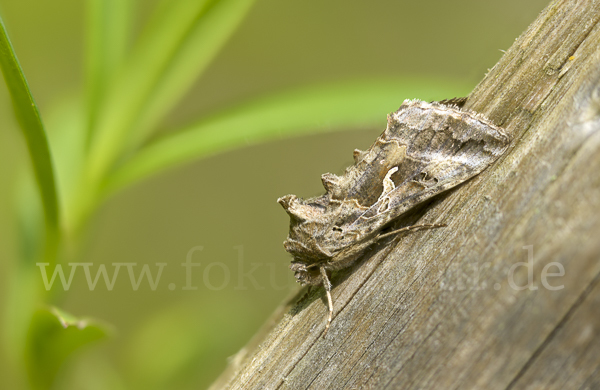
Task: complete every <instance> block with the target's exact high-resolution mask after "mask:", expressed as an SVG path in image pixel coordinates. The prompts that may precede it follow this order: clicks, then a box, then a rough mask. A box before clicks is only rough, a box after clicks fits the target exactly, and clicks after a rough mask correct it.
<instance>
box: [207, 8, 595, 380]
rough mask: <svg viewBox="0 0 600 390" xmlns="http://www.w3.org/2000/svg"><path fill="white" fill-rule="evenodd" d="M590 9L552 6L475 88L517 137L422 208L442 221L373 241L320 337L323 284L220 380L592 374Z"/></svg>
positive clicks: (339, 289) (341, 286)
mask: <svg viewBox="0 0 600 390" xmlns="http://www.w3.org/2000/svg"><path fill="white" fill-rule="evenodd" d="M599 21H600V3H599V2H595V1H592V0H587V1H586V0H582V1H575V0H562V1H555V2H553V3H552V4H551V5H550V6H549V7H548V8H547V9H546V10H545V11H544V12H543V13H542V14H541V15H540V17H539V18H538V19H537V20H536V21H535V22H534V23H533V24H532V25H531V26H530V28H529V29H528V30H527V31H526V32H525V33H524V34H523V35H522V36H521V37H520V38H519V39H518V40H517V41H516V42H515V44H514V45H513V46H512V47H511V48H510V49H509V50H508V51H507V53H506V55H505V56H504V57H503V58H502V59H501V60H500V62H499V63H498V64H497V65H496V66H495V67H494V68H493V69H492V70H491V71H490V72H489V73H488V75H487V76H486V78H485V79H484V80H483V81H482V82H481V83H480V85H479V86H478V87H477V88H476V89H475V90H474V91H473V93H472V94H471V95H470V96H469V100H468V101H467V103H466V107H467V108H470V109H472V110H475V111H478V112H482V113H484V114H485V115H486V116H488V117H489V118H490V119H492V120H493V121H494V122H495V123H496V124H499V125H501V126H503V127H504V128H505V129H506V131H507V132H508V133H509V134H510V135H511V137H512V144H511V149H510V150H509V152H508V153H507V154H506V155H505V156H503V157H501V159H500V161H498V162H497V163H496V164H495V165H494V166H492V167H490V168H489V169H488V170H487V171H485V172H484V173H483V174H481V175H480V176H478V177H476V178H475V179H473V180H471V181H469V182H468V183H466V184H465V185H463V186H461V187H460V188H458V189H457V190H455V191H451V192H450V193H449V194H446V195H445V196H443V197H441V198H438V199H437V200H436V201H435V202H434V203H433V204H431V205H430V207H429V208H428V209H427V210H426V211H425V212H424V213H423V215H422V216H421V218H420V220H419V221H420V222H423V223H442V222H443V223H447V224H448V227H447V228H444V229H437V230H430V231H422V232H416V233H412V234H410V235H406V236H403V237H401V238H399V239H392V240H390V241H388V242H386V243H381V244H380V245H378V246H377V247H375V248H373V249H372V250H371V251H370V252H368V253H367V254H366V255H365V259H364V261H363V262H362V263H361V264H358V265H356V266H354V267H352V268H351V269H348V270H344V271H341V272H339V273H338V274H334V277H333V284H334V286H335V287H334V289H333V297H334V302H335V312H334V314H335V317H334V320H333V323H332V325H331V329H330V330H329V334H328V335H327V337H326V338H322V337H321V333H322V331H323V328H324V326H325V321H324V319H325V317H326V314H325V313H326V311H327V305H326V302H325V301H324V300H323V298H324V291H323V289H316V290H315V291H312V292H311V293H310V294H309V295H308V296H306V297H304V299H302V300H301V301H300V302H299V303H298V304H297V305H295V306H294V307H293V308H292V310H291V311H289V312H288V311H283V312H284V313H285V314H283V315H282V316H280V317H281V319H280V321H279V322H278V323H277V324H276V326H274V328H273V329H272V330H271V331H270V333H265V335H264V337H263V336H262V335H261V336H259V337H257V339H256V340H259V341H262V342H261V343H260V345H258V344H259V343H258V341H256V342H255V345H258V346H249V347H248V348H246V349H245V350H244V351H242V352H241V354H240V355H238V356H237V357H236V358H235V359H234V361H233V363H232V365H231V367H230V368H229V371H228V372H227V373H226V374H224V375H223V376H222V377H221V378H220V379H219V381H217V382H216V383H215V385H214V387H215V388H220V387H228V388H234V389H238V388H240V389H241V388H267V389H275V388H290V389H307V388H314V389H326V388H332V389H340V388H345V389H346V388H347V389H350V388H378V389H379V388H434V389H435V388H444V389H452V388H486V389H505V388H514V389H517V388H538V387H546V386H551V385H552V386H555V387H556V386H558V385H557V384H558V383H559V381H562V382H561V383H567V384H566V385H564V386H563V388H565V387H571V384H572V385H573V386H574V387H573V388H576V387H579V386H582V387H583V386H590V385H593V384H594V383H595V384H597V383H598V382H599V374H598V372H599V371H600V368H599V367H600V365H599V361H598V360H599V356H600V355H599V352H598V350H599V348H598V343H599V341H598V340H599V337H600V336H599V334H598V333H599V330H598V329H600V323H599V322H600V319H599V317H598V309H597V308H598V302H597V300H598V299H599V298H598V294H600V293H599V292H598V289H599V287H598V286H597V284H593V281H594V280H597V279H598V275H600V261H599V260H600V241H599V240H598V238H597V237H600V218H598V211H599V210H600V45H599V43H600V24H599ZM517 263H522V264H521V265H519V266H517ZM515 267H516V268H515ZM561 267H562V269H563V270H564V274H563V275H561V276H556V275H555V276H548V273H550V274H552V273H558V272H559V270H560V268H561ZM511 269H512V271H511ZM530 273H531V280H530ZM544 275H545V276H544ZM530 281H531V283H530V284H529V285H528V283H529V282H530ZM559 286H562V288H560V289H554V288H555V287H559ZM586 332H587V333H586ZM582 335H583V336H582ZM586 335H587V336H586ZM584 336H585V337H584ZM578 337H579V338H578ZM586 337H587V338H586ZM582 340H583V341H582ZM584 341H585V343H588V344H589V347H585V345H583V344H582V343H584ZM559 364H560V367H561V368H560V369H561V370H562V369H564V372H560V373H557V372H556V371H557V370H556V369H554V370H553V369H552V368H551V367H556V366H557V365H559ZM550 373H555V374H556V375H555V376H554V377H555V378H557V379H556V381H550V380H549V379H548V376H549V374H550ZM586 381H587V382H586ZM559 387H560V386H559ZM559 387H556V388H559Z"/></svg>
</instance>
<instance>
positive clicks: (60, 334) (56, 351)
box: [26, 307, 108, 389]
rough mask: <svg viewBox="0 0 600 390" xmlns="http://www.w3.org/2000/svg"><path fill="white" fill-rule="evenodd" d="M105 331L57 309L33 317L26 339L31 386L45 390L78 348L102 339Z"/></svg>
mask: <svg viewBox="0 0 600 390" xmlns="http://www.w3.org/2000/svg"><path fill="white" fill-rule="evenodd" d="M107 334H108V327H107V326H106V325H102V324H99V323H97V322H94V321H92V320H89V319H78V318H74V317H73V316H71V315H69V314H67V313H65V312H63V311H60V310H59V309H57V308H54V307H53V308H48V309H40V310H38V311H37V312H35V313H34V315H33V317H32V319H31V325H30V328H29V331H28V335H27V350H26V359H27V360H26V363H27V368H28V371H29V378H30V382H31V384H32V386H33V387H34V388H36V389H49V388H51V387H52V383H53V382H54V379H55V378H56V374H57V373H58V371H59V369H60V368H61V366H62V365H63V363H64V362H65V360H66V359H67V358H68V357H69V356H70V355H71V354H72V353H73V352H74V351H75V350H77V349H79V348H80V347H82V346H84V345H87V344H90V343H91V342H93V341H96V340H99V339H102V338H104V337H106V336H107Z"/></svg>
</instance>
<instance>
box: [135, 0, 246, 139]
mask: <svg viewBox="0 0 600 390" xmlns="http://www.w3.org/2000/svg"><path fill="white" fill-rule="evenodd" d="M253 3H254V0H226V1H223V0H221V1H218V2H215V3H214V4H212V6H211V7H210V8H208V9H207V10H206V12H205V14H204V15H203V16H202V18H201V19H200V20H199V21H198V23H196V24H195V25H194V27H193V28H192V30H190V32H189V34H188V35H187V36H186V37H185V39H184V40H183V41H182V42H181V45H180V47H179V48H178V49H177V52H176V53H174V56H173V59H172V60H171V62H170V63H169V64H168V66H167V67H166V68H165V70H164V72H163V74H162V76H161V77H160V79H159V80H158V82H157V84H156V87H155V88H154V90H153V91H152V94H151V95H149V99H148V102H147V104H146V106H145V107H144V110H143V111H142V112H141V114H140V119H139V121H138V123H137V125H136V128H135V129H134V131H135V134H133V142H132V143H133V146H136V145H138V144H139V143H140V142H141V141H143V140H144V139H145V137H146V136H147V135H148V132H149V131H151V130H153V129H154V127H155V126H156V125H157V124H158V122H159V121H160V120H161V119H162V118H163V117H164V116H165V115H166V114H167V113H168V112H169V110H171V109H172V108H173V106H174V105H175V104H176V103H177V102H178V101H179V100H180V99H181V98H182V97H183V95H184V94H185V93H186V92H187V91H188V90H189V89H190V88H191V86H192V85H193V84H194V81H195V80H196V79H197V78H198V77H199V76H200V75H201V74H202V73H203V72H204V70H205V69H206V68H207V67H208V65H209V64H210V63H211V62H212V60H213V59H214V58H215V57H216V55H217V54H218V53H219V51H220V50H221V48H222V47H223V46H224V45H225V43H226V42H227V41H228V39H229V37H231V35H232V34H233V33H234V32H235V30H236V29H237V27H238V26H239V25H240V23H241V22H242V20H243V19H244V17H245V16H246V14H247V13H248V11H249V10H250V7H251V5H252V4H253Z"/></svg>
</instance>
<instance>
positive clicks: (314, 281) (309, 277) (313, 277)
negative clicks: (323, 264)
mask: <svg viewBox="0 0 600 390" xmlns="http://www.w3.org/2000/svg"><path fill="white" fill-rule="evenodd" d="M290 269H291V270H292V271H294V277H295V278H296V282H298V283H300V284H301V285H303V286H306V285H311V286H316V285H320V284H321V283H322V281H321V274H320V273H319V268H318V267H315V266H311V265H308V264H306V263H304V262H302V261H293V262H292V264H290Z"/></svg>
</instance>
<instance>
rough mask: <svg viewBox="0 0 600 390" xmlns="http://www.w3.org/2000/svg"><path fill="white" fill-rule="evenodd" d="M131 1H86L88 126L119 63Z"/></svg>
mask: <svg viewBox="0 0 600 390" xmlns="http://www.w3.org/2000/svg"><path fill="white" fill-rule="evenodd" d="M132 2H133V0H88V1H87V14H86V17H87V23H86V45H85V49H86V63H85V73H86V84H87V87H86V92H87V100H88V102H87V105H88V107H87V112H88V127H89V128H90V129H91V128H93V126H94V124H95V122H96V120H97V115H98V110H99V105H100V104H101V102H102V101H103V99H104V97H105V94H106V87H107V85H108V83H109V81H110V80H111V78H112V77H114V74H115V72H116V71H117V69H118V68H119V67H120V66H121V65H122V63H123V60H124V57H125V54H126V51H127V45H128V43H129V42H128V39H129V35H130V33H131V22H132V6H133V4H132Z"/></svg>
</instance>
